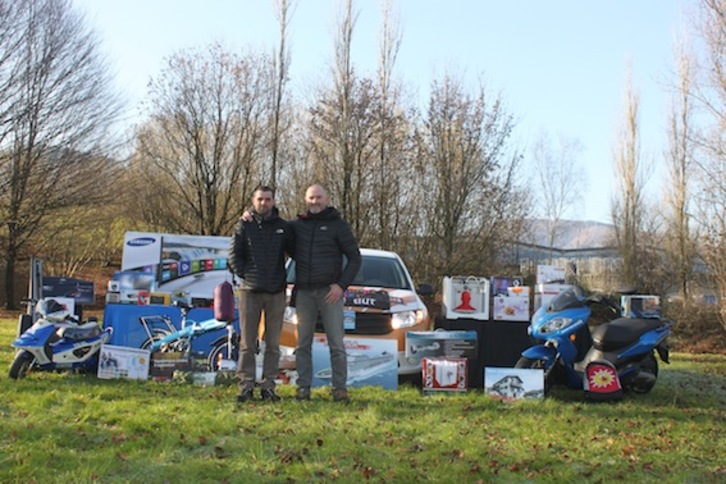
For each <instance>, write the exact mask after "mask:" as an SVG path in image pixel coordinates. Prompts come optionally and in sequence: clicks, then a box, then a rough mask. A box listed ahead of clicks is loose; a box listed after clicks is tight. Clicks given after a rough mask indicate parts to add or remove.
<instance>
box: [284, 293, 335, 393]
mask: <svg viewBox="0 0 726 484" xmlns="http://www.w3.org/2000/svg"><path fill="white" fill-rule="evenodd" d="M296 291H297V295H296V299H295V306H296V309H297V351H296V352H295V361H296V364H297V386H298V387H300V388H310V384H311V383H312V379H313V355H312V344H313V335H314V333H315V323H316V322H317V320H318V316H320V319H321V320H322V322H323V327H324V328H325V335H326V336H327V339H328V348H329V349H330V366H331V368H332V370H333V379H332V380H333V381H332V385H333V389H335V390H345V388H346V380H348V359H347V355H346V352H345V342H344V341H343V337H344V336H345V329H344V328H343V299H342V298H341V299H340V300H339V301H336V302H335V303H333V304H326V303H325V296H326V295H327V294H328V288H327V287H323V288H320V289H299V288H298V289H297V290H296Z"/></svg>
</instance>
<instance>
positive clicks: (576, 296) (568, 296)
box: [547, 286, 585, 313]
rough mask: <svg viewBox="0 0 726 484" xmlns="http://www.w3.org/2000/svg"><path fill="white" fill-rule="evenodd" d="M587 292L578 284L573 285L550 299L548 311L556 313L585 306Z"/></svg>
mask: <svg viewBox="0 0 726 484" xmlns="http://www.w3.org/2000/svg"><path fill="white" fill-rule="evenodd" d="M584 299H585V293H584V292H583V290H582V289H581V288H580V287H578V286H572V287H570V288H569V289H567V290H565V291H564V292H561V293H559V294H558V295H557V296H555V297H554V298H553V299H552V301H550V303H549V305H548V306H547V312H550V313H556V312H559V311H564V310H565V309H570V308H578V307H581V306H584V302H583V301H584Z"/></svg>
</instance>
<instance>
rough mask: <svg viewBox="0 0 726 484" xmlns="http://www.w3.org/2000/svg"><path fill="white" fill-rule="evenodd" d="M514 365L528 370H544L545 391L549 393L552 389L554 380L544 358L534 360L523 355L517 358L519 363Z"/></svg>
mask: <svg viewBox="0 0 726 484" xmlns="http://www.w3.org/2000/svg"><path fill="white" fill-rule="evenodd" d="M514 367H515V368H523V369H527V370H544V375H545V377H544V393H545V395H547V393H548V392H549V391H550V387H551V385H552V382H551V381H550V378H549V371H548V370H547V368H545V364H544V361H543V360H533V359H531V358H527V357H524V356H522V357H521V358H520V359H519V360H517V363H515V364H514ZM550 371H551V369H550Z"/></svg>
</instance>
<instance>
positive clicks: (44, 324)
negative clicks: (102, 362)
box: [9, 299, 113, 379]
mask: <svg viewBox="0 0 726 484" xmlns="http://www.w3.org/2000/svg"><path fill="white" fill-rule="evenodd" d="M35 311H36V312H37V313H38V315H39V319H38V320H37V321H36V322H35V324H33V325H32V326H31V327H30V328H28V330H27V331H25V332H24V333H23V334H22V335H20V336H19V337H18V338H17V339H16V340H15V341H13V342H12V346H13V347H15V348H17V349H18V352H17V353H16V355H15V359H13V362H12V363H11V364H10V372H9V375H10V378H13V379H19V378H23V377H25V376H26V375H27V374H28V373H29V372H30V371H33V370H39V371H55V370H85V371H89V372H96V371H97V369H98V353H99V350H100V349H101V346H102V345H103V344H104V343H106V342H108V341H109V340H110V339H111V333H112V332H113V329H112V328H106V329H105V330H103V331H102V330H101V328H100V326H99V325H98V322H96V321H94V320H93V319H89V320H88V321H87V322H85V323H83V324H82V323H81V322H79V321H78V320H76V319H74V318H73V317H72V316H71V314H70V311H68V309H67V308H66V307H65V306H64V305H62V304H60V303H58V301H56V300H55V299H41V300H40V301H38V304H37V305H36V306H35Z"/></svg>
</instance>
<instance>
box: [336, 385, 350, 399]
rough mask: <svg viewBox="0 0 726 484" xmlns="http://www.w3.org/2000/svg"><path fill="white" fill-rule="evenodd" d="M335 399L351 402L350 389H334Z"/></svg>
mask: <svg viewBox="0 0 726 484" xmlns="http://www.w3.org/2000/svg"><path fill="white" fill-rule="evenodd" d="M333 401H334V402H349V401H350V397H348V390H346V389H345V388H336V389H335V390H333Z"/></svg>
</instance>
